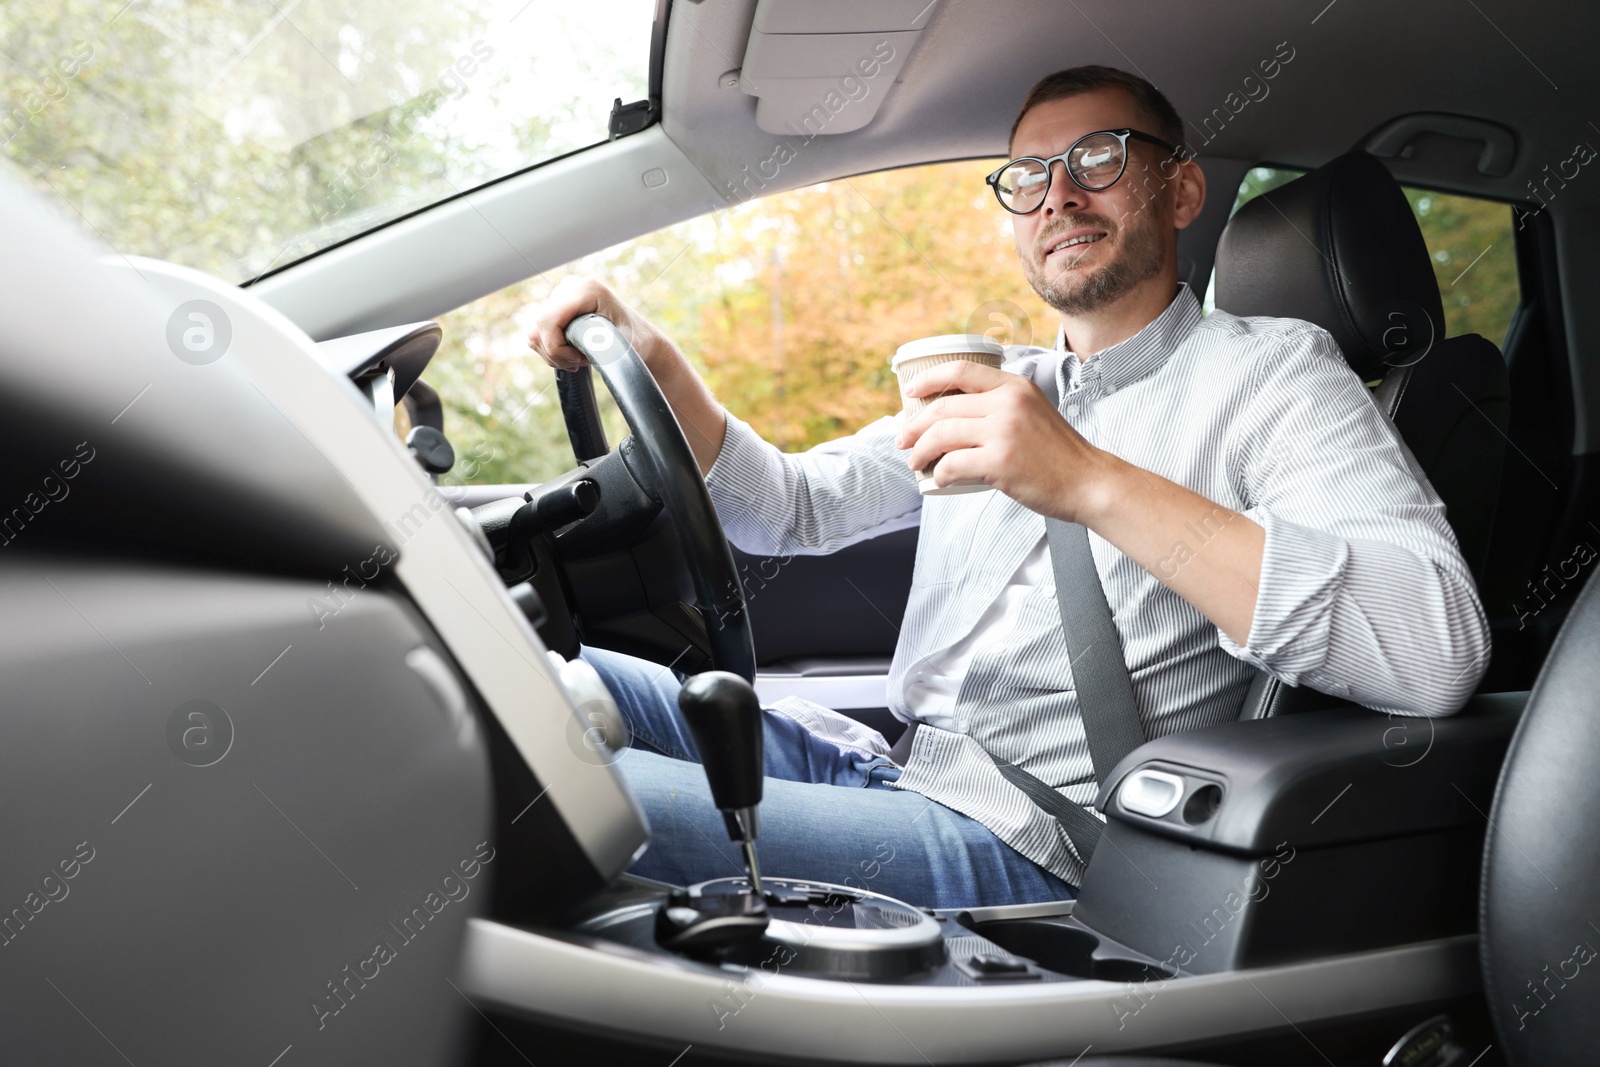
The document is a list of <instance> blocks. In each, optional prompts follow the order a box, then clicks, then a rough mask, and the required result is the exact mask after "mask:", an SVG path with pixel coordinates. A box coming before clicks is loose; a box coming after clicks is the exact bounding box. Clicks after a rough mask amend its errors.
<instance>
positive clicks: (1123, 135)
mask: <svg viewBox="0 0 1600 1067" xmlns="http://www.w3.org/2000/svg"><path fill="white" fill-rule="evenodd" d="M1108 133H1109V134H1111V135H1112V136H1113V137H1115V138H1116V139H1117V141H1118V142H1119V143H1120V145H1121V146H1122V166H1121V167H1119V168H1118V169H1117V176H1116V177H1115V178H1112V179H1111V180H1110V181H1108V182H1106V183H1105V184H1104V185H1101V186H1089V185H1085V184H1083V182H1082V181H1080V180H1079V178H1078V176H1077V175H1076V174H1074V173H1072V168H1071V167H1070V166H1068V165H1067V157H1068V156H1070V155H1072V152H1073V150H1074V149H1076V148H1077V147H1078V146H1079V145H1081V144H1082V143H1083V142H1085V141H1087V140H1088V139H1089V138H1091V137H1101V136H1104V135H1105V134H1108ZM1130 140H1134V141H1143V142H1145V143H1146V144H1153V145H1156V146H1157V147H1159V148H1165V149H1166V150H1167V151H1168V152H1169V153H1171V154H1172V155H1173V156H1176V155H1178V154H1179V153H1180V152H1181V151H1182V150H1181V149H1180V148H1179V147H1178V146H1177V145H1172V144H1168V143H1167V142H1166V141H1163V140H1162V139H1161V138H1159V137H1152V136H1151V135H1150V134H1148V133H1144V132H1141V131H1139V130H1135V129H1129V128H1126V127H1124V128H1123V129H1120V130H1095V131H1094V132H1093V133H1086V134H1084V135H1083V136H1082V137H1080V138H1078V139H1077V140H1076V141H1073V142H1072V144H1070V145H1068V146H1067V150H1066V151H1065V152H1063V153H1061V154H1060V155H1059V156H1051V157H1049V158H1048V159H1046V158H1044V157H1043V156H1018V157H1017V158H1016V159H1013V160H1010V161H1009V162H1007V163H1006V164H1005V165H1004V166H1002V167H1000V168H999V169H998V170H996V171H995V172H994V173H993V174H991V175H989V176H988V177H987V178H985V179H983V180H984V181H985V182H986V183H987V184H988V186H989V188H990V189H992V190H994V198H995V199H996V200H998V201H1000V206H1001V207H1003V208H1005V209H1006V210H1007V211H1009V212H1011V213H1012V214H1013V215H1031V214H1033V213H1034V212H1035V211H1038V210H1039V209H1040V208H1042V207H1044V202H1045V201H1046V200H1047V199H1049V197H1050V183H1051V182H1053V181H1055V169H1056V164H1057V163H1058V162H1059V163H1060V164H1061V169H1062V170H1064V171H1066V172H1067V177H1068V178H1071V179H1072V184H1073V185H1076V186H1077V187H1078V188H1080V189H1082V190H1083V191H1084V192H1086V193H1103V192H1105V191H1106V190H1107V189H1109V188H1111V187H1112V186H1113V185H1115V184H1117V183H1118V182H1120V181H1121V180H1122V176H1123V175H1124V174H1126V173H1127V172H1128V142H1129V141H1130ZM1028 160H1032V161H1033V162H1035V163H1039V164H1041V165H1043V167H1044V193H1043V194H1042V195H1041V196H1040V197H1039V202H1038V203H1037V204H1035V205H1033V206H1032V207H1031V208H1029V209H1028V210H1026V211H1018V210H1017V209H1016V208H1014V207H1012V206H1011V205H1010V204H1008V203H1006V201H1005V197H1004V196H1002V195H1001V193H1000V175H1002V174H1004V173H1005V172H1006V171H1008V170H1010V169H1011V168H1012V167H1014V166H1016V165H1017V164H1018V163H1024V162H1027V161H1028Z"/></svg>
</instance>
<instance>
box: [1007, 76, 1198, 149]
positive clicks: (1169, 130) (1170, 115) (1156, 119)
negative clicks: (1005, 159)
mask: <svg viewBox="0 0 1600 1067" xmlns="http://www.w3.org/2000/svg"><path fill="white" fill-rule="evenodd" d="M1096 89H1121V90H1122V91H1123V92H1125V93H1127V94H1128V95H1129V96H1131V97H1132V98H1133V104H1134V107H1136V108H1137V109H1138V110H1139V113H1140V114H1141V115H1142V116H1143V119H1144V121H1145V122H1146V123H1147V124H1148V125H1149V126H1150V129H1148V130H1145V131H1144V132H1145V133H1149V134H1152V135H1154V136H1156V137H1159V138H1161V139H1162V140H1163V141H1166V142H1167V143H1169V144H1172V145H1176V146H1177V147H1178V148H1179V149H1180V150H1182V149H1183V120H1182V119H1181V118H1179V117H1178V111H1177V109H1176V108H1174V107H1173V106H1172V101H1170V100H1168V99H1167V98H1166V97H1165V96H1163V95H1162V93H1161V90H1160V89H1157V88H1156V87H1155V86H1154V85H1151V84H1150V83H1149V82H1147V81H1145V80H1144V79H1143V78H1141V77H1139V76H1138V75H1137V74H1129V73H1128V72H1127V71H1124V70H1117V69H1116V68H1115V67H1100V66H1088V67H1069V68H1067V69H1066V70H1058V71H1056V72H1055V73H1054V74H1050V75H1047V76H1045V77H1044V78H1041V79H1039V81H1038V82H1037V83H1036V84H1035V85H1034V87H1033V88H1032V89H1029V90H1028V95H1027V98H1026V99H1024V100H1023V101H1022V110H1020V111H1018V112H1017V118H1016V121H1015V122H1013V123H1012V124H1011V136H1010V137H1009V138H1007V139H1006V144H1007V145H1010V144H1011V143H1012V142H1014V141H1015V140H1016V139H1017V127H1018V126H1020V125H1022V117H1023V116H1024V115H1026V114H1027V113H1028V112H1030V111H1032V110H1033V109H1034V108H1036V107H1038V106H1039V105H1040V104H1047V103H1049V102H1050V101H1052V100H1065V99H1066V98H1067V97H1069V96H1077V95H1078V94H1080V93H1087V92H1092V91H1094V90H1096ZM1191 154H1192V153H1189V152H1187V151H1183V152H1182V156H1187V155H1191ZM1182 156H1180V158H1182Z"/></svg>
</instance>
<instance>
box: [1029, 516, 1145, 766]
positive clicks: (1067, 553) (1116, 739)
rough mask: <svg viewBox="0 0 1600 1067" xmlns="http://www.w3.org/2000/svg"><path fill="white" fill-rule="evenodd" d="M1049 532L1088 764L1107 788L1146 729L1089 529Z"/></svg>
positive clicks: (1066, 525)
mask: <svg viewBox="0 0 1600 1067" xmlns="http://www.w3.org/2000/svg"><path fill="white" fill-rule="evenodd" d="M1045 531H1046V535H1047V537H1048V539H1049V541H1050V566H1051V568H1052V569H1053V570H1054V571H1055V576H1056V606H1057V607H1058V608H1059V609H1060V610H1061V630H1062V633H1064V634H1065V635H1066V638H1067V660H1068V662H1070V663H1071V664H1072V681H1073V684H1074V685H1075V686H1076V687H1077V690H1078V709H1079V711H1080V713H1081V714H1082V715H1083V732H1084V736H1085V737H1086V738H1087V739H1088V742H1089V759H1090V761H1091V762H1092V763H1093V764H1094V777H1095V780H1096V781H1097V782H1102V783H1103V782H1105V780H1106V779H1107V777H1109V776H1110V774H1111V771H1112V769H1113V768H1115V767H1116V765H1117V764H1118V763H1121V762H1122V758H1123V757H1124V756H1126V755H1127V754H1128V753H1130V752H1132V751H1133V750H1134V749H1136V748H1138V747H1139V746H1140V745H1142V744H1144V742H1145V736H1144V724H1143V722H1141V721H1140V719H1139V705H1138V703H1137V702H1136V701H1135V700H1134V697H1133V679H1132V678H1130V677H1129V676H1128V662H1127V659H1126V658H1125V657H1124V656H1123V654H1122V638H1121V637H1120V636H1119V635H1118V634H1117V627H1116V623H1115V622H1113V621H1112V618H1111V604H1110V602H1109V601H1108V600H1107V599H1106V590H1105V586H1103V585H1102V584H1101V583H1100V572H1099V571H1098V570H1096V569H1095V565H1094V553H1093V552H1092V551H1091V550H1090V548H1089V530H1088V528H1087V527H1085V526H1083V525H1081V524H1079V523H1076V522H1062V521H1061V520H1059V519H1046V520H1045Z"/></svg>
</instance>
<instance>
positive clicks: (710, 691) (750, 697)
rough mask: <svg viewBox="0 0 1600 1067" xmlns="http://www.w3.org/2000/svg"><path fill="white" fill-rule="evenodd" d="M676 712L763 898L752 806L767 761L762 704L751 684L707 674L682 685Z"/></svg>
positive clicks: (756, 891) (724, 674)
mask: <svg viewBox="0 0 1600 1067" xmlns="http://www.w3.org/2000/svg"><path fill="white" fill-rule="evenodd" d="M678 708H679V710H680V711H682V712H683V720H684V722H685V723H687V724H688V726H689V733H690V734H692V735H693V736H694V747H695V749H696V751H698V752H699V753H700V763H701V766H703V767H705V770H706V779H707V781H709V782H710V783H711V801H712V803H714V804H715V805H716V806H717V807H718V808H720V809H722V820H723V822H724V823H725V824H726V825H727V827H728V837H729V838H731V839H732V840H734V841H737V842H739V843H740V845H742V846H743V847H744V862H745V867H746V869H747V870H748V872H749V875H750V888H751V890H752V892H754V894H755V895H756V896H757V897H760V896H762V895H763V892H762V888H761V871H760V868H759V867H758V866H757V865H756V849H755V842H756V835H757V834H758V833H759V827H758V826H757V824H756V805H757V804H760V803H761V778H762V775H763V773H764V772H765V771H766V758H765V756H764V755H763V752H762V747H761V701H760V700H759V699H758V698H757V697H756V691H755V690H754V689H752V688H750V683H749V682H747V681H745V680H744V679H743V678H741V677H739V676H738V675H737V674H730V673H729V672H727V671H706V672H705V673H704V674H697V675H695V676H694V677H693V678H690V679H689V680H688V681H687V682H684V683H683V688H682V689H681V690H680V691H679V692H678Z"/></svg>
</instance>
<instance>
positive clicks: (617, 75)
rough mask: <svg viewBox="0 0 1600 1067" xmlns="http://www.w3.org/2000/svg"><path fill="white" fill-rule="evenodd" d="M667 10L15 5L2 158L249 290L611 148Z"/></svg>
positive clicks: (535, 5) (144, 249) (0, 36)
mask: <svg viewBox="0 0 1600 1067" xmlns="http://www.w3.org/2000/svg"><path fill="white" fill-rule="evenodd" d="M654 7H655V2H654V0H583V2H582V3H577V4H573V3H568V2H566V0H510V2H506V3H497V2H490V0H257V2H245V3H241V2H239V0H95V2H88V0H4V2H3V3H0V78H3V82H0V85H3V88H4V93H5V96H4V103H3V108H4V110H3V111H0V144H3V145H4V153H5V155H6V156H8V157H9V159H10V160H11V163H12V165H13V166H12V169H13V170H17V171H20V172H22V173H24V174H26V175H27V176H28V178H29V179H30V180H31V181H32V182H33V184H35V185H36V186H37V187H39V188H40V189H42V190H44V191H45V192H47V193H49V194H50V195H51V196H53V197H55V198H56V199H57V200H58V201H59V202H61V203H62V204H63V205H64V206H65V208H66V209H67V210H69V211H70V212H71V213H72V214H74V215H75V216H76V217H77V218H78V220H79V221H80V222H81V223H82V224H84V225H86V226H87V227H88V228H89V229H92V230H93V231H94V232H95V233H97V234H98V235H99V236H100V237H101V238H102V239H103V240H104V241H106V242H107V243H108V244H110V245H111V246H112V247H113V248H115V249H116V250H117V251H119V252H122V253H124V254H129V255H133V254H137V255H145V256H153V257H156V258H159V259H166V260H171V261H173V262H176V263H182V264H185V265H187V266H191V267H196V268H199V269H201V270H205V271H209V272H211V273H213V274H216V275H218V276H220V277H222V278H226V279H227V280H229V281H233V282H246V281H249V280H251V279H253V278H256V277H258V276H260V275H261V274H264V273H266V272H267V271H270V270H275V269H278V268H280V267H283V266H285V265H287V264H289V263H293V262H294V261H295V260H297V259H301V258H303V257H305V256H308V255H311V254H312V253H315V252H317V251H319V250H321V249H324V248H327V247H328V246H329V245H332V244H335V243H337V242H339V241H342V240H344V239H346V238H348V237H351V236H354V235H355V234H358V233H362V232H364V231H366V230H370V229H372V228H374V227H377V226H380V225H382V224H384V223H386V222H389V221H392V220H394V219H396V218H399V217H400V216H402V215H405V214H408V213H410V212H413V211H416V210H418V209H420V208H424V207H427V206H428V205H430V204H434V203H437V202H439V201H440V200H444V199H447V198H449V197H452V196H456V195H458V194H460V193H463V192H466V191H468V190H470V189H473V188H475V187H477V186H480V185H483V184H484V183H486V182H490V181H493V180H495V179H497V178H501V177H504V176H505V175H507V174H510V173H513V172H515V171H518V170H522V169H524V168H526V167H529V166H532V165H534V164H537V163H540V162H542V161H545V160H548V159H551V158H553V157H555V156H559V155H562V154H564V153H567V152H571V151H573V150H575V149H578V148H583V147H585V146H587V145H591V144H595V143H598V142H600V141H604V140H605V139H606V136H607V121H608V118H609V115H610V111H611V105H612V101H613V100H614V99H615V98H617V97H621V98H622V100H623V102H624V103H627V102H631V101H634V100H638V99H641V98H643V97H645V96H646V95H647V81H648V75H649V52H650V30H651V20H652V17H653V12H654Z"/></svg>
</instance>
